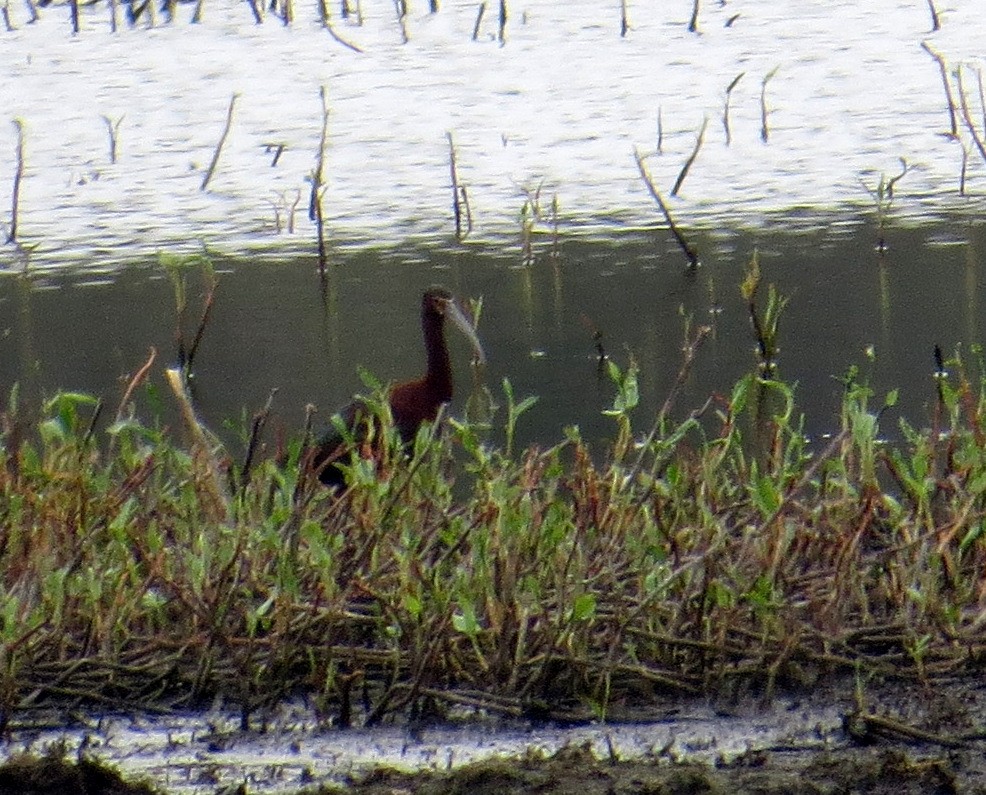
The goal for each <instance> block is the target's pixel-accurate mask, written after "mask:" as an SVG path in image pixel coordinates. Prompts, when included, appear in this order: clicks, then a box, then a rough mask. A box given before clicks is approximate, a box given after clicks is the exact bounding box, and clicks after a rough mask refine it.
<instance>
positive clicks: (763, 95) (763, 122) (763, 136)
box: [760, 66, 780, 143]
mask: <svg viewBox="0 0 986 795" xmlns="http://www.w3.org/2000/svg"><path fill="white" fill-rule="evenodd" d="M779 68H780V67H777V66H775V67H774V68H773V69H771V70H770V71H769V72H767V75H766V76H765V77H764V79H763V81H762V82H761V83H760V140H761V141H763V142H764V143H767V140H768V139H769V138H770V128H769V127H768V125H767V115H768V113H769V109H768V108H767V83H769V82H770V80H771V78H772V77H773V76H774V75H775V74H777V70H778V69H779Z"/></svg>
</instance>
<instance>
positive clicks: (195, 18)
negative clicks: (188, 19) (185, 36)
mask: <svg viewBox="0 0 986 795" xmlns="http://www.w3.org/2000/svg"><path fill="white" fill-rule="evenodd" d="M204 7H205V0H197V1H196V3H195V11H193V12H192V24H193V25H198V24H199V23H200V22H201V21H202V9H203V8H204Z"/></svg>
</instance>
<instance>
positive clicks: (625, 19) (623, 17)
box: [620, 0, 630, 39]
mask: <svg viewBox="0 0 986 795" xmlns="http://www.w3.org/2000/svg"><path fill="white" fill-rule="evenodd" d="M629 30H630V12H629V9H628V8H627V0H620V38H621V39H623V38H626V35H627V31H629Z"/></svg>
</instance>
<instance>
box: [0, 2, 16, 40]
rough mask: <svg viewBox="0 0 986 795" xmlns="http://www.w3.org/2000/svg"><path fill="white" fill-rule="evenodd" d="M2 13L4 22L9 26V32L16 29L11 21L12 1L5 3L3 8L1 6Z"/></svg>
mask: <svg viewBox="0 0 986 795" xmlns="http://www.w3.org/2000/svg"><path fill="white" fill-rule="evenodd" d="M0 14H2V15H3V24H4V26H5V27H6V28H7V32H8V33H10V32H11V31H13V29H14V26H13V25H12V24H11V22H10V3H4V4H3V8H0Z"/></svg>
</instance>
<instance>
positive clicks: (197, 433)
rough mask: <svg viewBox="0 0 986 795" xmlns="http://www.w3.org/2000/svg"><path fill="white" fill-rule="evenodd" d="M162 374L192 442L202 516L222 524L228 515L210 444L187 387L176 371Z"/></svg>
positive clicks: (176, 369)
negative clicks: (175, 400)
mask: <svg viewBox="0 0 986 795" xmlns="http://www.w3.org/2000/svg"><path fill="white" fill-rule="evenodd" d="M164 374H165V377H166V379H167V381H168V385H169V386H170V387H171V391H172V392H173V393H174V395H175V397H176V398H177V400H178V407H179V408H180V409H181V417H182V421H183V422H184V424H185V428H186V430H187V431H188V434H189V436H190V437H191V440H192V458H193V460H194V461H195V462H196V464H197V465H198V468H199V473H198V474H199V477H196V479H195V483H196V486H197V487H199V488H201V489H202V492H203V494H202V496H203V497H207V498H208V499H202V500H200V505H201V507H202V510H203V513H204V514H205V516H206V518H207V519H209V520H212V521H217V522H225V521H226V518H227V517H228V516H229V504H230V500H229V496H228V495H227V494H226V491H225V489H224V488H223V485H222V483H223V480H222V477H221V476H220V467H219V462H218V461H217V460H216V457H215V454H214V453H213V451H212V445H211V444H210V443H209V439H208V437H207V436H206V432H205V429H204V428H203V427H202V424H201V423H200V422H199V420H198V417H196V416H195V409H194V408H193V407H192V398H191V396H190V395H189V393H188V386H187V385H186V383H185V381H184V379H183V377H182V373H181V370H179V369H178V368H175V367H169V368H168V369H167V370H165V371H164Z"/></svg>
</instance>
